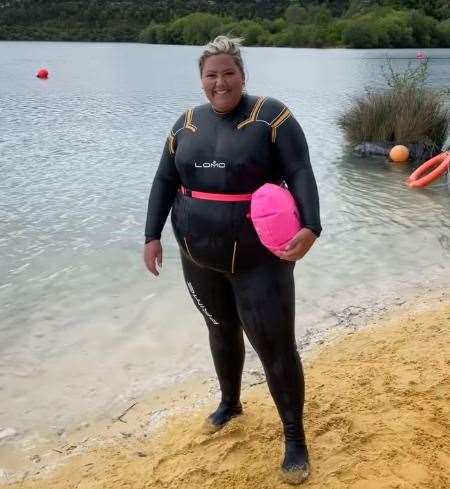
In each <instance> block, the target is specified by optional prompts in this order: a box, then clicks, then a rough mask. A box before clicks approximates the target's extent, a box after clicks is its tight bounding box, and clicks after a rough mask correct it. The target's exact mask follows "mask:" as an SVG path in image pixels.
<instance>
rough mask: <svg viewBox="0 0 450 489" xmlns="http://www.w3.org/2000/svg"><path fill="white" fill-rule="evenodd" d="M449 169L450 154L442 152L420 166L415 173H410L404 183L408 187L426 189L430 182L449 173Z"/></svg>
mask: <svg viewBox="0 0 450 489" xmlns="http://www.w3.org/2000/svg"><path fill="white" fill-rule="evenodd" d="M449 168H450V152H447V151H444V152H443V153H441V154H439V155H437V156H435V157H434V158H431V160H428V161H426V162H425V163H423V164H422V165H420V166H419V168H417V170H416V171H414V172H413V173H411V175H410V177H409V178H408V179H407V180H406V183H407V185H408V187H426V186H427V185H429V184H430V183H431V182H434V181H435V180H437V179H438V178H439V177H442V176H443V175H444V174H445V173H446V172H447V171H449ZM430 170H431V171H430ZM427 172H428V173H427Z"/></svg>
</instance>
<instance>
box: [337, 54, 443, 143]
mask: <svg viewBox="0 0 450 489" xmlns="http://www.w3.org/2000/svg"><path fill="white" fill-rule="evenodd" d="M383 73H384V75H385V79H386V84H387V88H386V89H383V90H378V91H375V90H366V92H365V94H364V95H361V96H359V97H357V98H356V99H355V100H353V101H352V103H351V105H350V106H349V107H348V108H347V109H346V111H345V112H343V113H342V114H341V115H340V116H339V118H338V125H339V126H340V127H341V128H342V129H343V130H344V132H345V135H346V138H347V139H348V141H349V142H350V143H352V144H360V143H362V142H384V143H394V144H421V145H424V146H428V147H434V148H438V149H440V148H441V147H442V145H443V144H444V142H445V140H446V137H447V133H448V131H449V129H450V108H449V104H448V102H449V100H448V92H444V91H438V90H434V89H431V88H429V87H427V86H426V80H427V76H428V64H427V62H423V63H421V64H420V65H419V66H418V67H417V68H411V66H410V65H409V66H408V68H406V69H405V70H404V71H403V72H396V71H395V70H394V69H393V67H392V64H391V62H390V60H388V61H387V65H386V66H385V67H384V71H383Z"/></svg>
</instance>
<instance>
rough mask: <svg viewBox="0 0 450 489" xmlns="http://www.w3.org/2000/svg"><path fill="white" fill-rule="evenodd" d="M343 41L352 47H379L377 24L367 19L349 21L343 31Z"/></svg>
mask: <svg viewBox="0 0 450 489" xmlns="http://www.w3.org/2000/svg"><path fill="white" fill-rule="evenodd" d="M342 41H343V43H344V44H345V45H346V46H348V47H350V48H376V47H378V32H377V29H376V26H375V25H374V23H373V22H371V21H370V20H366V19H360V20H355V21H352V22H349V23H348V24H347V25H346V27H345V28H344V30H343V32H342Z"/></svg>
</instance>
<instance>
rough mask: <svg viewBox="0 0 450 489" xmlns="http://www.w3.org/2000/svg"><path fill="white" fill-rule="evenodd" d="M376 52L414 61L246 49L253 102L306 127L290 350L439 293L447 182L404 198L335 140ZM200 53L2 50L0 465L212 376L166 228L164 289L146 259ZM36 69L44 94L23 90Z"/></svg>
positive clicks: (393, 174)
mask: <svg viewBox="0 0 450 489" xmlns="http://www.w3.org/2000/svg"><path fill="white" fill-rule="evenodd" d="M387 53H389V55H390V56H391V57H393V58H395V59H394V60H393V62H394V66H396V67H402V66H403V67H404V66H406V65H407V63H408V62H411V63H413V64H414V63H417V61H416V59H415V55H416V50H391V51H386V50H340V49H327V50H316V49H288V48H278V49H276V48H245V49H244V57H245V61H246V66H247V71H248V84H247V89H248V92H249V93H251V94H257V95H269V96H272V97H275V98H278V99H280V100H282V101H283V102H284V103H285V104H287V106H288V107H289V108H290V109H291V110H292V112H293V113H294V115H295V116H296V117H297V119H298V120H299V122H300V123H301V125H302V127H303V129H304V131H305V134H306V137H307V140H308V143H309V147H310V153H311V160H312V164H313V168H314V171H315V175H316V179H317V182H318V187H319V193H320V197H321V209H322V220H323V226H324V232H323V235H322V237H321V238H320V240H318V241H317V243H316V245H315V247H314V248H313V250H312V251H311V252H310V254H309V255H308V256H307V257H306V258H305V259H304V260H302V261H301V262H299V263H298V265H297V267H296V271H295V273H296V287H297V290H296V297H297V336H298V338H299V340H301V339H302V338H305V337H307V336H308V335H309V336H311V335H313V334H314V333H315V332H318V331H321V330H325V329H327V328H333V327H335V326H336V327H337V326H338V325H339V320H338V319H339V317H341V316H342V314H343V311H349V308H355V309H354V310H358V308H360V309H370V307H371V305H375V304H378V305H379V304H382V303H383V302H386V303H388V302H389V301H391V300H392V298H395V297H398V296H400V297H401V296H402V293H403V292H405V291H407V290H409V289H411V288H414V287H416V288H417V287H420V286H422V285H423V284H427V286H432V287H442V286H446V285H448V284H449V283H450V193H449V192H448V191H447V188H446V186H445V185H444V184H445V181H444V179H442V181H440V182H439V183H438V184H436V185H433V186H431V187H429V188H427V189H424V190H420V191H413V190H411V189H409V188H407V187H406V186H405V183H404V181H405V178H406V177H407V175H409V173H410V172H411V171H412V169H413V167H412V166H410V165H406V166H405V165H403V166H399V165H393V164H391V163H389V162H387V161H385V160H384V159H383V158H359V157H356V156H353V155H352V154H351V152H350V151H349V150H348V148H347V147H346V145H345V141H344V138H343V134H342V133H341V132H340V131H339V129H338V127H337V125H336V118H337V116H338V115H339V114H340V113H341V112H342V110H343V109H344V108H345V107H346V106H347V104H348V103H349V102H350V101H351V99H352V97H353V96H354V95H356V94H360V93H362V92H363V91H364V89H365V88H366V87H372V88H373V87H379V86H382V85H383V84H384V80H383V75H382V71H381V66H382V65H383V64H384V63H385V57H386V54H387ZM199 54H200V48H198V47H192V46H152V45H139V44H114V43H112V44H92V43H45V42H39V43H38V42H0V59H1V64H2V69H1V71H0V168H1V177H0V433H2V430H9V431H3V433H7V434H8V433H9V435H8V436H6V435H5V436H3V437H0V450H1V449H3V450H8V449H9V448H8V446H9V445H15V446H21V447H30V446H33V445H34V444H38V443H39V442H40V441H42V440H48V439H50V438H51V437H57V434H58V433H60V432H61V430H69V429H73V428H74V427H76V426H78V425H80V424H81V423H83V422H86V421H91V420H95V419H98V418H101V417H103V416H106V415H108V414H110V413H111V412H113V411H114V410H115V412H117V411H118V410H119V409H120V407H121V406H123V405H125V404H126V403H127V402H128V401H129V400H130V399H134V398H135V397H137V396H139V395H141V394H142V393H145V392H149V391H151V390H153V389H157V388H158V387H159V386H163V385H168V384H173V383H177V382H180V381H182V380H183V379H184V378H187V377H189V376H192V375H211V372H212V362H211V360H210V354H209V348H208V343H207V335H206V328H205V326H204V324H203V321H202V318H201V316H200V315H199V314H198V312H197V311H196V310H195V308H194V307H193V305H192V304H191V302H190V298H189V296H188V293H187V290H186V289H185V285H184V282H183V280H182V276H181V269H180V262H179V257H178V250H177V246H176V242H175V240H174V237H173V235H172V232H171V229H170V226H166V229H165V234H164V237H163V240H164V244H165V248H164V252H165V256H164V267H163V273H162V275H161V276H160V278H159V279H154V278H153V277H152V276H151V275H150V274H149V273H148V272H147V271H146V270H145V268H144V265H143V261H142V251H143V230H144V224H145V216H146V207H147V199H148V193H149V189H150V185H151V182H152V179H153V176H154V173H155V171H156V168H157V165H158V161H159V157H160V153H161V151H162V148H163V145H164V141H165V138H166V136H167V134H168V132H169V130H170V128H171V126H172V124H173V123H174V122H175V120H176V119H177V118H178V116H179V115H180V114H181V113H182V112H183V111H184V110H185V109H186V108H188V107H192V106H195V105H197V104H200V103H203V102H204V98H203V94H202V90H201V88H200V83H199V77H198V71H197V57H198V56H199ZM427 54H428V56H429V57H430V83H431V84H432V85H433V86H435V87H439V88H441V87H442V88H449V84H448V83H449V82H448V80H450V56H449V51H448V50H431V49H430V50H427ZM42 67H46V68H47V69H48V70H49V72H50V78H49V79H48V80H45V81H44V80H39V79H37V78H36V77H35V74H36V72H37V71H38V69H39V68H42ZM340 315H341V316H340ZM248 357H249V361H248V363H247V364H246V365H247V368H248V367H249V366H251V365H253V364H257V361H256V359H255V355H254V354H252V353H251V351H249V356H248Z"/></svg>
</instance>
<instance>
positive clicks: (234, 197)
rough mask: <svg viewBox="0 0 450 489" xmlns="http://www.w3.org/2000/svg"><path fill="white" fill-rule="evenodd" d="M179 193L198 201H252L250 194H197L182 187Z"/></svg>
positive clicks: (195, 191)
mask: <svg viewBox="0 0 450 489" xmlns="http://www.w3.org/2000/svg"><path fill="white" fill-rule="evenodd" d="M180 192H181V193H182V194H183V195H187V196H188V197H192V198H194V199H200V200H217V201H219V202H245V201H250V200H252V194H215V193H211V192H199V191H197V190H189V189H188V188H186V187H183V185H182V186H181V187H180Z"/></svg>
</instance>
